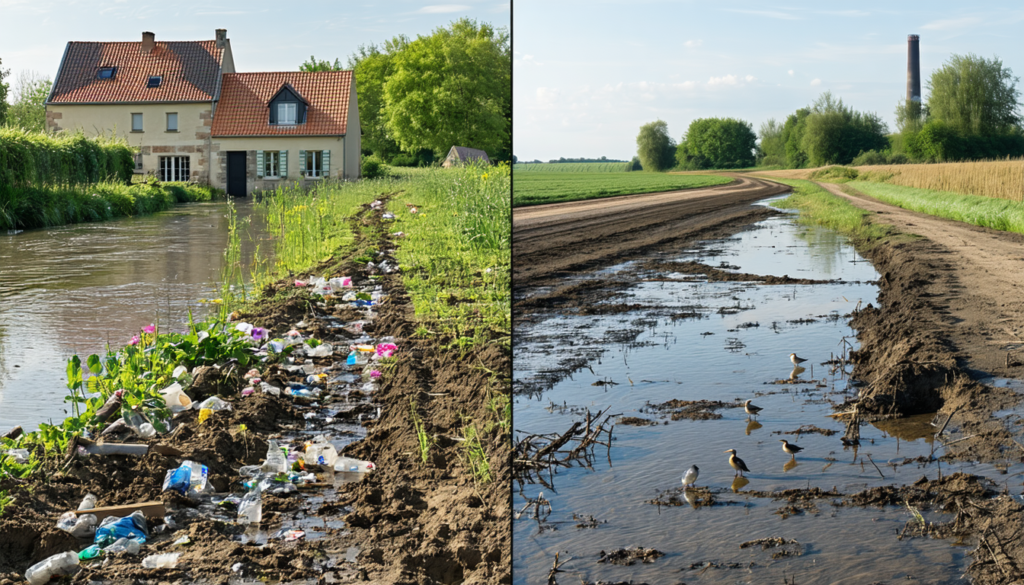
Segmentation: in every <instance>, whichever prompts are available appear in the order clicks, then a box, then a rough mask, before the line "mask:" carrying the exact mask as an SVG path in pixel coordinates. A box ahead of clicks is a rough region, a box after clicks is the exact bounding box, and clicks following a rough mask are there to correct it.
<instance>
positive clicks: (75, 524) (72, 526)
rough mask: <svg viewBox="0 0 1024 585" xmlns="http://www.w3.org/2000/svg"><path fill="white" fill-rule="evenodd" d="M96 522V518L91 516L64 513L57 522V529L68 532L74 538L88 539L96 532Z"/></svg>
mask: <svg viewBox="0 0 1024 585" xmlns="http://www.w3.org/2000/svg"><path fill="white" fill-rule="evenodd" d="M96 522H97V520H96V516H95V515H93V514H82V515H81V516H78V515H77V514H75V513H74V512H65V513H64V514H63V515H61V517H60V519H59V520H57V528H60V529H61V530H63V531H64V532H70V533H71V536H74V537H75V538H89V537H90V536H92V534H93V533H94V532H95V531H96Z"/></svg>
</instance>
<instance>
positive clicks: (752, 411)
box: [743, 400, 764, 416]
mask: <svg viewBox="0 0 1024 585" xmlns="http://www.w3.org/2000/svg"><path fill="white" fill-rule="evenodd" d="M751 402H752V401H751V400H748V401H746V402H744V403H743V410H745V411H746V413H747V414H749V415H751V416H757V413H759V412H761V411H762V410H764V409H763V408H761V407H760V406H754V405H753V404H751Z"/></svg>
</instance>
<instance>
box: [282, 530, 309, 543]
mask: <svg viewBox="0 0 1024 585" xmlns="http://www.w3.org/2000/svg"><path fill="white" fill-rule="evenodd" d="M303 536H306V533H305V532H304V531H302V530H289V531H288V532H285V533H284V540H285V542H287V541H289V540H298V539H300V538H302V537H303Z"/></svg>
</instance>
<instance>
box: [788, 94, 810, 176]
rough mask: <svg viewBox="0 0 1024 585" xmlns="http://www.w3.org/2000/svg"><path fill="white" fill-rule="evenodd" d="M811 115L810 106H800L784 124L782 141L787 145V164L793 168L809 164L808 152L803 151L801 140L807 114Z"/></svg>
mask: <svg viewBox="0 0 1024 585" xmlns="http://www.w3.org/2000/svg"><path fill="white" fill-rule="evenodd" d="M810 115H811V110H810V108H800V109H799V110H797V111H796V112H795V113H793V114H790V115H789V116H787V117H786V123H785V124H784V125H783V126H782V142H783V144H785V145H786V166H787V167H789V168H791V169H800V168H803V167H804V165H806V164H807V153H806V152H804V151H803V148H802V147H801V142H802V141H803V137H804V129H805V128H806V127H807V116H810Z"/></svg>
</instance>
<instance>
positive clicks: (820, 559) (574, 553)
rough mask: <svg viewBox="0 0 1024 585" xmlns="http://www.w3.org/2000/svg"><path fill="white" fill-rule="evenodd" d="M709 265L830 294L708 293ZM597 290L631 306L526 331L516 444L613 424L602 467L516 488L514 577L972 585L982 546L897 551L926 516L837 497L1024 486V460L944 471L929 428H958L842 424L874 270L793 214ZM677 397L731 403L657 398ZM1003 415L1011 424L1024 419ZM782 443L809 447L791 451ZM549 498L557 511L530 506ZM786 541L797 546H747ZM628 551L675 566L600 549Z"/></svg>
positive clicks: (622, 273)
mask: <svg viewBox="0 0 1024 585" xmlns="http://www.w3.org/2000/svg"><path fill="white" fill-rule="evenodd" d="M695 263H696V264H700V265H702V266H704V267H705V268H703V269H702V270H705V271H707V272H709V273H713V270H711V269H714V270H717V271H720V272H722V273H746V274H748V275H761V276H776V277H780V276H783V275H786V276H788V277H789V278H790V279H797V280H803V281H814V282H817V284H763V283H758V282H745V281H729V280H724V281H723V280H722V278H725V279H727V278H728V276H727V275H724V276H721V277H720V278H717V279H716V281H714V282H709V279H710V277H709V276H707V275H705V274H699V273H697V272H695V271H694V269H693V265H694V264H695ZM589 278H593V279H595V280H604V281H606V282H609V283H614V285H615V286H618V285H622V286H621V287H619V288H616V290H615V291H614V292H613V293H612V294H610V295H605V296H603V297H601V300H599V301H598V303H597V305H598V306H600V305H602V304H604V305H609V306H610V305H618V306H628V307H632V308H631V309H629V310H616V311H611V312H608V313H607V314H602V313H600V311H598V312H597V314H585V313H587V312H588V311H583V310H578V309H576V308H573V309H570V310H563V311H562V312H560V313H554V312H547V313H544V314H542V315H537V314H533V315H531V316H530V318H529V319H527V320H525V321H520V322H517V332H516V339H515V358H514V374H513V380H514V388H515V389H516V391H517V396H516V402H515V405H514V408H515V411H514V412H515V419H514V420H515V426H516V437H517V439H520V440H521V439H522V438H524V437H526V436H529V435H541V434H546V433H556V434H561V433H564V432H565V431H566V430H567V429H568V428H569V427H570V426H571V425H572V424H573V422H574V421H578V420H583V419H584V418H585V416H586V412H587V411H588V410H589V411H590V412H591V413H597V412H598V411H604V412H605V413H607V414H614V415H619V416H614V417H612V419H611V421H612V422H615V423H617V424H616V426H615V427H614V430H613V438H614V439H613V441H611V443H610V444H611V446H610V448H607V447H606V446H604V445H596V446H595V447H594V449H593V457H592V458H591V459H590V468H586V467H585V466H580V465H578V464H577V465H574V466H571V467H568V468H558V469H557V470H556V471H554V472H553V473H551V472H549V471H544V472H542V473H540V474H539V475H540V477H541V479H542V480H543V481H538V480H537V477H536V476H533V479H532V480H528V481H525V482H523V483H522V484H519V483H516V484H514V485H513V492H514V501H513V507H514V509H515V510H517V511H520V512H522V514H521V515H520V516H519V517H518V518H517V519H516V521H515V522H514V528H513V529H514V541H515V543H516V544H515V552H514V572H513V574H514V575H515V581H516V583H537V582H544V581H545V580H546V579H547V578H548V573H549V571H550V570H551V568H552V564H553V562H554V561H555V555H556V553H559V563H561V565H560V569H561V571H563V572H561V573H558V574H557V575H556V577H557V578H558V582H560V583H579V582H580V580H581V578H582V579H584V580H585V581H586V582H595V581H607V582H629V581H630V580H632V581H633V582H638V583H640V582H644V583H652V584H659V583H665V584H668V583H679V582H687V583H691V582H694V583H704V582H707V583H713V582H728V583H764V582H790V581H793V580H795V582H799V583H811V582H814V583H817V582H831V583H870V582H875V581H885V582H889V581H896V580H900V581H901V582H922V583H925V582H926V583H946V582H950V583H952V582H959V580H960V578H961V575H962V574H963V573H964V571H965V570H966V568H967V565H968V564H969V561H970V560H969V558H968V557H967V551H968V550H969V547H967V546H965V545H966V544H968V543H956V542H952V541H950V540H940V539H931V538H921V537H918V538H903V539H902V540H900V539H898V537H899V536H900V533H901V531H903V530H904V528H905V526H906V525H907V522H908V521H913V520H915V515H914V511H915V510H916V508H915V509H914V510H912V509H910V508H908V507H896V506H888V507H885V508H878V507H856V506H852V505H850V504H849V502H844V497H843V496H850V495H853V494H855V493H857V492H861V491H863V490H866V489H869V488H872V487H876V486H887V485H895V486H900V485H904V484H912V483H914V482H915V481H917V480H919V479H920V478H921V477H922V476H925V477H927V478H929V479H936V478H939V477H944V476H948V475H950V474H953V473H955V472H957V471H964V472H967V473H970V474H975V475H982V476H985V477H987V478H990V479H991V480H992V481H993V483H994V484H995V485H994V487H993V489H996V490H1002V489H1003V488H1004V487H1006V488H1011V489H1013V490H1014V491H1013V493H1018V492H1019V486H1020V483H1021V477H1020V474H1021V472H1024V465H1012V466H1009V467H1007V466H1005V465H1002V466H1000V467H996V466H993V465H989V464H977V463H971V462H966V463H965V462H950V461H942V460H940V459H939V458H940V457H941V456H942V455H943V454H944V453H945V447H944V446H943V444H942V441H940V440H938V439H936V438H935V436H934V433H935V431H936V430H938V429H937V426H938V425H941V424H942V422H943V420H944V417H938V416H932V415H922V416H918V417H912V418H910V419H904V420H899V421H880V422H877V423H874V424H864V425H863V426H862V427H861V428H860V439H859V445H844V443H843V441H842V437H843V436H844V433H845V431H846V430H847V429H846V425H845V424H844V423H843V422H841V421H839V420H835V419H833V418H831V417H829V416H828V415H829V414H832V413H833V412H835V409H834V406H835V405H839V404H842V403H843V402H844V400H845V399H847V398H849V397H851V396H855V395H856V393H857V391H858V390H857V385H856V384H855V383H853V382H852V381H851V380H850V379H849V376H848V372H849V371H850V370H851V369H852V367H851V366H849V365H847V364H845V363H843V361H842V359H843V357H844V356H845V355H847V354H848V353H849V351H850V350H852V349H856V348H857V342H856V339H855V335H854V332H853V331H852V330H851V329H850V327H849V326H848V325H847V322H848V316H849V314H850V313H851V312H852V311H854V310H855V309H857V308H859V307H863V306H865V305H867V304H868V303H875V304H877V300H876V295H877V287H876V286H875V284H874V281H875V280H876V279H877V278H878V274H877V273H876V272H875V270H874V269H873V268H872V266H871V264H870V263H868V262H867V261H865V260H864V259H863V258H861V257H859V256H858V255H857V254H856V252H855V251H854V249H853V247H852V246H850V245H849V244H848V243H846V242H845V240H844V239H843V238H842V237H840V236H838V235H837V234H835V233H833V232H830V231H828V230H825V229H821V228H816V227H809V226H803V225H799V224H797V223H796V222H795V221H794V219H793V216H791V215H780V216H777V217H773V218H771V219H768V220H765V221H761V222H759V223H757V224H755V225H752V226H750V227H749V229H747V230H744V231H741V232H739V233H737V234H735V235H734V236H732V237H729V238H726V239H721V240H714V241H705V242H701V243H699V244H698V245H695V246H693V247H692V248H690V249H685V250H677V251H672V252H669V253H658V255H657V256H656V257H652V258H649V259H643V260H637V261H632V262H629V263H625V264H621V265H618V266H614V267H611V268H609V269H606V270H603V271H601V272H600V273H598V274H593V275H590V277H589ZM763 282H768V281H767V280H763ZM533 292H534V293H536V294H546V292H547V291H539V292H538V291H533ZM791 353H796V354H797V355H798V356H800V357H803V358H806V359H807V360H808V361H807V362H805V363H804V364H803V365H804V366H806V369H805V370H803V371H799V370H794V366H793V364H792V363H791V362H790V358H789V355H790V354H791ZM826 362H833V363H826ZM748 399H750V400H752V401H753V404H754V405H756V406H758V407H761V408H763V410H762V411H761V412H760V414H759V415H758V416H756V417H751V416H749V415H747V414H746V413H745V412H744V409H743V401H745V400H748ZM673 400H676V401H701V400H704V401H718V402H719V403H718V404H715V405H713V406H712V407H709V408H705V409H703V410H701V409H696V410H686V409H685V408H681V404H682V403H678V402H677V403H674V404H672V405H668V406H659V405H665V403H667V402H669V401H673ZM1002 414H1003V415H1004V417H1005V420H1006V424H1007V425H1013V424H1015V421H1017V420H1019V417H1017V416H1016V414H1014V413H1010V412H1007V413H1002ZM935 419H938V420H935ZM629 423H632V424H629ZM637 423H640V424H637ZM645 423H647V424H645ZM649 423H653V424H649ZM933 423H934V424H933ZM1018 432H1019V431H1018ZM956 438H957V436H956V433H955V432H953V433H952V434H951V433H950V431H948V430H947V433H946V435H944V436H943V440H945V441H947V442H949V441H951V440H955V439H956ZM781 439H786V440H788V441H789V442H790V443H793V444H797V445H798V446H799V447H802V448H803V451H802V452H801V453H799V454H797V455H796V456H795V457H792V456H790V455H788V454H786V453H784V452H783V450H782V443H781ZM727 449H735V450H736V451H737V455H738V456H739V457H740V458H741V459H743V460H744V462H745V463H746V465H747V466H748V467H749V469H750V473H747V474H745V475H746V478H745V479H743V480H736V478H735V472H734V470H733V469H732V468H731V467H730V465H729V454H728V453H724V451H725V450H727ZM691 465H697V466H698V467H699V468H700V475H699V478H698V480H697V482H696V486H698V488H699V489H698V490H697V491H696V492H688V493H686V494H685V497H687V498H690V499H691V500H699V501H697V504H700V503H702V502H704V503H706V502H708V501H713V502H714V505H711V506H707V507H704V506H700V505H697V506H693V505H690V504H689V503H688V502H687V501H685V499H684V493H683V492H682V490H681V489H680V488H681V481H680V480H681V477H682V475H683V472H684V471H685V470H686V469H688V468H689V467H690V466H691ZM545 484H547V485H545ZM1014 486H1016V487H1014ZM810 488H820V490H821V492H824V494H822V495H821V497H816V498H813V499H798V500H797V501H795V502H790V501H787V500H786V499H776V498H773V497H771V496H770V494H769V492H778V491H781V490H790V489H810ZM541 494H543V501H544V502H545V504H547V503H549V504H550V508H547V507H546V505H545V506H540V505H537V506H531V504H530V501H531V500H537V498H538V497H539V496H540V495H541ZM658 502H661V503H668V504H669V505H658ZM680 503H681V504H682V505H673V504H680ZM920 513H921V514H922V518H923V519H924V521H926V522H931V521H933V520H942V521H946V520H948V518H940V517H941V516H948V515H944V514H941V513H940V512H939V511H937V510H923V511H921V512H920ZM574 514H575V515H576V518H575V519H574ZM580 518H586V519H587V520H588V521H586V522H583V521H581V520H580ZM772 537H780V538H782V539H784V540H785V541H786V542H787V543H789V544H786V545H784V546H781V547H777V546H769V547H768V548H762V546H748V547H746V548H741V546H740V545H741V544H743V543H746V542H748V541H752V540H755V539H760V538H772ZM790 541H795V542H790ZM628 547H643V548H654V549H656V550H658V551H660V552H662V553H664V556H662V557H659V558H656V559H653V560H652V562H649V563H645V562H642V561H639V560H638V561H636V563H635V564H632V565H628V566H623V565H617V564H612V563H607V562H606V563H599V562H598V560H599V559H600V558H601V556H602V552H611V551H613V550H616V549H622V548H628ZM648 560H651V559H648ZM787 580H788V581H787Z"/></svg>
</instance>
